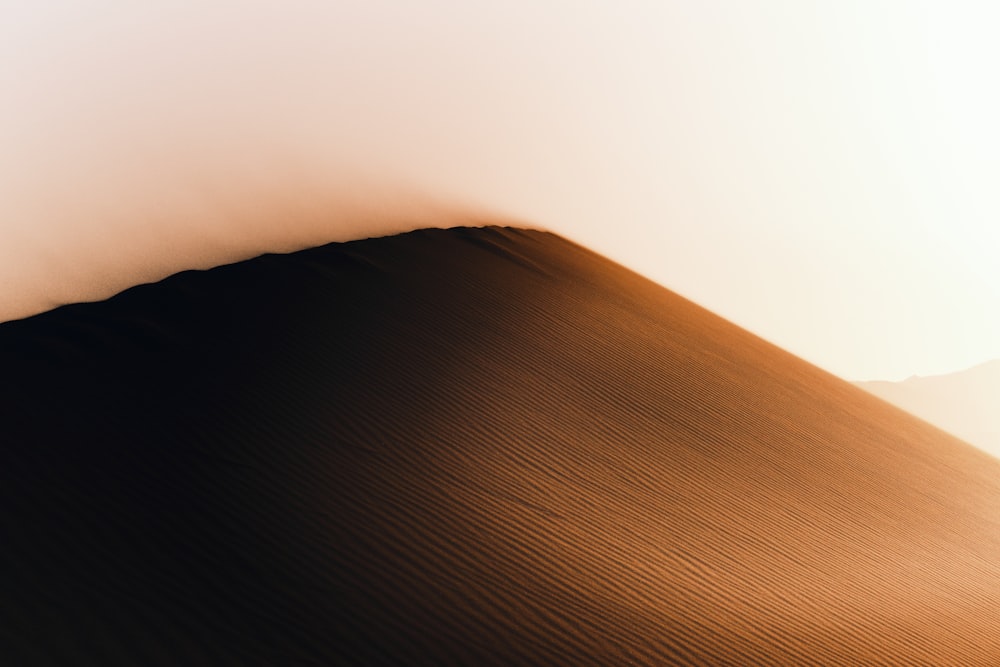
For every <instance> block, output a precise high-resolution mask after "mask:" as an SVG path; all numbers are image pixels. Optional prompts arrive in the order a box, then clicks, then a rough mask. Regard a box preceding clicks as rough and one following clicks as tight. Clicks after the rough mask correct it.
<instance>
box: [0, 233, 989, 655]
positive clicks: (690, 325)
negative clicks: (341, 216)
mask: <svg viewBox="0 0 1000 667" xmlns="http://www.w3.org/2000/svg"><path fill="white" fill-rule="evenodd" d="M0 354H2V355H3V359H2V360H0V362H2V366H3V368H4V372H3V374H2V375H0V388H2V389H0V392H2V396H0V397H2V400H3V403H2V404H3V405H4V413H5V414H4V419H3V420H2V421H0V457H2V465H0V497H2V500H3V507H4V521H3V524H2V525H3V532H4V535H3V537H4V541H3V543H4V545H5V547H4V549H2V550H0V554H2V555H0V559H2V564H3V569H2V571H3V572H4V573H5V575H6V577H7V581H6V584H7V585H6V586H5V591H4V595H3V596H2V598H0V599H2V602H0V609H2V610H3V618H4V623H3V624H0V662H3V663H4V664H16V665H36V664H37V665H41V664H53V663H57V664H95V665H117V664H121V665H132V664H144V665H158V664H163V665H173V664H191V665H195V664H213V665H219V664H233V665H248V664H298V663H301V664H352V665H373V664H385V665H399V664H408V665H423V664H426V665H442V664H462V665H512V664H519V665H613V664H629V665H664V664H687V665H704V664H716V665H722V664H733V665H751V664H761V665H771V664H824V665H838V664H839V665H859V664H928V665H929V664H933V665H988V664H996V663H997V662H998V661H1000V615H998V614H997V613H996V610H997V609H998V608H1000V584H998V582H1000V530H998V527H1000V526H998V522H1000V463H998V462H997V461H996V460H994V459H993V458H991V457H989V456H987V455H985V454H983V453H982V452H979V451H978V450H976V449H974V448H972V447H969V446H968V445H966V444H964V443H962V442H960V441H958V440H956V439H953V438H950V437H948V436H946V435H944V434H943V433H942V432H940V431H938V430H937V429H934V428H933V427H931V426H929V425H927V424H925V423H923V422H921V421H919V420H917V419H914V418H911V417H909V416H908V415H905V414H904V413H902V412H900V411H898V410H895V409H893V408H891V407H890V406H888V405H886V404H884V403H882V402H881V401H879V400H877V399H875V398H873V397H871V396H870V395H868V394H866V393H865V392H863V391H861V390H860V389H857V388H856V387H853V386H851V385H850V384H848V383H846V382H843V381H841V380H838V379H837V378H835V377H833V376H831V375H829V374H827V373H824V372H823V371H821V370H819V369H817V368H815V367H813V366H811V365H809V364H807V363H805V362H803V361H801V360H799V359H797V358H795V357H793V356H792V355H790V354H787V353H785V352H783V351H782V350H780V349H778V348H776V347H774V346H772V345H770V344H768V343H766V342H764V341H762V340H761V339H759V338H756V337H754V336H753V335H751V334H749V333H747V332H745V331H743V330H740V329H739V328H737V327H735V326H734V325H732V324H730V323H728V322H726V321H724V320H722V319H721V318H719V317H717V316H715V315H713V314H711V313H709V312H708V311H706V310H704V309H702V308H700V307H698V306H697V305H695V304H692V303H691V302H688V301H686V300H684V299H682V298H681V297H679V296H677V295H675V294H673V293H671V292H669V291H668V290H665V289H663V288H662V287H659V286H657V285H655V284H653V283H651V282H649V281H648V280H646V279H644V278H641V277H640V276H638V275H636V274H634V273H632V272H630V271H628V270H626V269H624V268H622V267H620V266H618V265H616V264H614V263H612V262H610V261H608V260H606V259H604V258H602V257H600V256H598V255H596V254H594V253H593V252H590V251H588V250H586V249H584V248H582V247H580V246H577V245H574V244H572V243H570V242H568V241H565V240H563V239H561V238H559V237H557V236H554V235H551V234H548V233H544V232H536V231H528V230H517V229H506V228H496V227H490V228H481V229H471V228H461V229H451V230H423V231H417V232H411V233H408V234H403V235H399V236H393V237H386V238H381V239H369V240H365V241H357V242H349V243H343V244H331V245H328V246H324V247H321V248H316V249H312V250H306V251H302V252H298V253H294V254H288V255H267V256H263V257H259V258H257V259H253V260H249V261H246V262H242V263H239V264H234V265H229V266H225V267H220V268H216V269H213V270H210V271H206V272H187V273H182V274H178V275H176V276H173V277H171V278H168V279H166V280H164V281H162V282H160V283H156V284H153V285H147V286H142V287H137V288H134V289H131V290H128V291H126V292H124V293H122V294H120V295H118V296H116V297H114V298H112V299H110V300H108V301H105V302H101V303H94V304H84V305H77V306H68V307H63V308H60V309H57V310H55V311H52V312H49V313H44V314H42V315H38V316H36V317H33V318H30V319H27V320H23V321H19V322H11V323H7V324H3V325H0Z"/></svg>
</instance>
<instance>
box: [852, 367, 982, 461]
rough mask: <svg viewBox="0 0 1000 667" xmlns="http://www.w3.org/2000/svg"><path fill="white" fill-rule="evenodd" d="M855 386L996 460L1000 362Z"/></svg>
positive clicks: (860, 383)
mask: <svg viewBox="0 0 1000 667" xmlns="http://www.w3.org/2000/svg"><path fill="white" fill-rule="evenodd" d="M857 385H858V386H859V387H861V388H862V389H864V390H866V391H869V392H871V393H873V394H875V395H876V396H879V397H881V398H883V399H885V400H887V401H889V402H890V403H892V404H894V405H897V406H899V407H901V408H903V409H904V410H906V411H907V412H910V413H912V414H914V415H916V416H918V417H920V418H921V419H926V420H927V421H929V422H931V423H932V424H935V425H936V426H939V427H940V428H943V429H944V430H946V431H948V432H949V433H952V434H954V435H956V436H958V437H959V438H961V439H963V440H965V441H967V442H970V443H972V444H973V445H976V446H977V447H980V448H981V449H984V450H986V451H987V452H990V453H991V454H993V455H994V456H997V457H1000V360H996V361H990V362H987V363H984V364H980V365H978V366H974V367H972V368H968V369H966V370H963V371H958V372H956V373H948V374H946V375H931V376H927V377H911V378H908V379H906V380H903V381H901V382H858V383H857Z"/></svg>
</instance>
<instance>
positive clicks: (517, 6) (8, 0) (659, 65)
mask: <svg viewBox="0 0 1000 667" xmlns="http://www.w3.org/2000/svg"><path fill="white" fill-rule="evenodd" d="M996 34H1000V8H997V7H995V3H989V2H973V1H971V0H948V1H941V2H931V1H929V0H924V1H920V0H896V1H889V0H860V1H855V0H836V1H834V0H829V1H824V2H818V1H810V0H798V1H796V2H789V1H779V0H699V1H697V2H694V1H684V2H680V1H676V0H674V1H671V0H651V1H649V2H642V1H638V0H625V1H622V2H610V1H609V2H596V1H594V0H574V1H573V2H569V1H555V0H535V1H531V2H522V1H520V0H515V1H509V2H503V3H499V2H494V1H491V2H485V1H481V0H467V1H464V2H457V1H451V2H445V1H443V0H428V1H425V2H421V3H414V2H401V1H396V2H385V1H379V0H367V1H364V2H361V1H358V2H355V1H353V0H352V1H344V2H339V1H333V2H331V1H323V2H318V1H317V2H306V1H295V2H285V3H274V2H272V3H265V2H253V1H244V2H234V1H232V2H226V1H222V0H203V1H201V2H192V1H188V0H175V1H172V2H167V1H166V0H149V1H147V2H144V3H131V2H117V1H112V0H50V1H48V2H45V3H37V2H28V1H22V0H0V146H2V147H3V149H2V151H0V319H12V318H15V317H22V316H25V315H28V314H30V313H33V312H38V311H40V310H43V309H47V308H51V307H54V306H55V305H58V304H60V303H66V302H71V301H78V300H90V299H96V298H103V297H106V296H108V295H110V294H112V293H114V292H116V291H118V290H120V289H123V288H124V287H127V286H129V285H131V284H135V283H138V282H144V281H150V280H156V279H158V278H161V277H163V276H166V275H168V274H170V273H172V272H175V271H177V270H180V269H183V268H192V267H206V266H211V265H213V264H218V263H222V262H226V261H234V260H236V259H240V258H243V257H248V256H252V255H254V254H259V253H261V252H265V251H269V250H270V251H287V250H292V249H296V248H300V247H306V246H309V245H318V244H320V243H324V242H328V241H338V240H346V239H350V238H361V237H365V236H373V235H382V234H389V233H395V232H398V231H402V230H405V229H409V228H414V227H420V226H429V225H441V226H449V225H453V224H459V223H462V222H466V221H472V222H477V221H487V222H488V221H490V220H491V219H500V220H509V221H513V222H517V223H518V224H523V225H530V226H536V227H541V228H545V229H550V230H552V231H555V232H557V233H560V234H563V235H565V236H567V237H569V238H571V239H573V240H576V241H578V242H580V243H583V244H584V245H587V246H589V247H591V248H593V249H595V250H597V251H598V252H601V253H603V254H605V255H608V256H609V257H611V258H613V259H615V260H617V261H619V262H621V263H623V264H625V265H626V266H629V267H630V268H632V269H635V270H637V271H639V272H640V273H642V274H644V275H646V276H648V277H650V278H652V279H653V280H655V281H657V282H659V283H661V284H663V285H665V286H666V287H669V288H670V289H673V290H675V291H677V292H679V293H681V294H683V295H684V296H686V297H688V298H690V299H692V300H694V301H696V302H698V303H700V304H702V305H704V306H706V307H707V308H709V309H711V310H713V311H715V312H717V313H719V314H721V315H723V316H724V317H726V318H728V319H730V320H732V321H734V322H736V323H737V324H740V325H741V326H744V327H746V328H748V329H750V330H751V331H753V332H755V333H757V334H759V335H761V336H763V337H765V338H767V339H769V340H771V341H773V342H775V343H776V344H778V345H780V346H782V347H784V348H786V349H788V350H790V351H792V352H794V353H795V354H798V355H800V356H802V357H804V358H805V359H807V360H809V361H811V362H813V363H815V364H817V365H819V366H821V367H823V368H825V369H827V370H829V371H831V372H833V373H835V374H837V375H840V376H841V377H845V378H847V379H853V380H861V379H901V378H904V377H907V376H910V375H914V374H919V375H930V374H938V373H945V372H949V371H953V370H957V369H960V368H965V367H969V366H972V365H974V364H977V363H980V362H983V361H986V360H988V359H995V358H1000V308H998V307H997V306H998V304H1000V262H998V261H996V259H995V258H997V257H998V256H1000V225H998V224H997V221H998V220H1000V198H998V195H997V192H998V189H997V187H996V183H997V182H998V176H1000V124H998V123H997V121H996V119H997V118H1000V87H998V86H996V85H995V83H994V81H995V73H996V71H997V70H998V66H1000V41H998V40H996V39H995V35H996Z"/></svg>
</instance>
